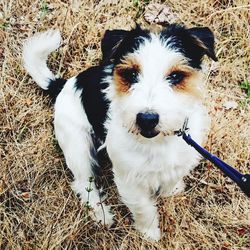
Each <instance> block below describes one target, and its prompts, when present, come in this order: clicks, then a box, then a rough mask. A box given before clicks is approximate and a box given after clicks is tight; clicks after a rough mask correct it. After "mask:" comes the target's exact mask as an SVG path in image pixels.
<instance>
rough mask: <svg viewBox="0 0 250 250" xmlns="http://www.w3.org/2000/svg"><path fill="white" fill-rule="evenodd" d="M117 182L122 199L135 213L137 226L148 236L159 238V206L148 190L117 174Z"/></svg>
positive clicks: (133, 213) (154, 238) (134, 217)
mask: <svg viewBox="0 0 250 250" xmlns="http://www.w3.org/2000/svg"><path fill="white" fill-rule="evenodd" d="M115 182H116V185H117V187H118V192H119V194H120V196H121V199H122V201H123V202H124V203H125V205H126V206H127V207H128V208H129V209H130V211H131V213H132V215H133V219H134V221H135V224H134V225H135V228H136V229H137V230H138V231H140V232H141V233H142V234H144V235H145V236H146V237H147V238H150V239H153V240H159V239H160V229H159V220H158V212H157V207H156V204H155V200H154V199H152V197H151V196H150V193H149V192H148V190H147V189H146V188H143V187H141V186H139V185H138V184H135V183H129V182H127V181H126V180H124V179H123V178H118V177H116V176H115Z"/></svg>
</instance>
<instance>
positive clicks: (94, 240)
mask: <svg viewBox="0 0 250 250" xmlns="http://www.w3.org/2000/svg"><path fill="white" fill-rule="evenodd" d="M152 2H156V1H149V0H147V1H142V0H130V1H129V0H124V1H118V0H103V1H97V0H86V1H84V0H82V1H79V0H74V1H66V0H51V1H38V0H35V1H31V0H18V1H13V0H1V2H0V133H1V136H0V165H1V171H0V248H1V249H250V201H249V199H248V198H247V197H246V196H244V195H243V194H242V193H241V192H240V190H239V188H238V187H237V186H236V185H235V184H234V183H232V182H231V181H230V180H229V179H228V178H225V176H224V175H223V174H222V173H221V172H220V171H219V170H218V169H216V167H214V166H212V165H211V164H210V163H208V162H206V161H203V162H202V163H201V164H200V165H199V166H198V167H197V168H196V169H195V170H194V171H193V172H192V173H191V175H190V176H188V177H186V178H185V182H186V184H187V187H186V190H185V192H183V193H181V194H179V195H176V196H173V197H169V198H167V199H162V200H159V206H158V207H159V211H160V220H161V222H160V226H161V231H162V232H163V237H162V239H161V240H160V241H159V242H150V241H148V240H145V239H143V237H142V236H141V235H139V234H138V233H137V232H136V231H135V230H134V229H133V228H132V226H131V222H130V219H129V216H128V214H127V210H126V209H125V208H124V207H123V206H122V205H121V204H120V202H119V199H118V198H117V196H116V195H115V194H114V195H112V196H111V197H109V200H108V202H109V203H111V204H112V205H113V210H114V211H115V213H116V219H117V225H116V226H115V227H113V228H111V229H107V228H104V227H102V226H101V225H96V224H95V223H94V222H93V221H91V220H89V219H88V218H87V216H86V207H83V206H81V204H80V202H79V200H78V198H77V197H76V196H75V194H74V193H73V192H72V190H71V188H70V181H71V180H72V176H71V174H70V171H69V170H68V169H67V167H66V165H65V161H64V157H63V155H62V152H61V151H60V149H59V147H58V145H57V143H56V140H55V138H54V132H53V125H52V122H53V107H52V105H51V103H50V101H49V98H48V97H47V96H46V95H44V94H43V92H42V91H41V90H40V89H39V88H38V87H37V86H36V84H34V82H33V80H32V79H31V78H30V77H29V76H28V74H27V72H26V71H25V70H24V68H23V66H22V59H21V52H22V44H23V42H24V40H25V39H26V38H27V37H29V36H31V35H32V34H33V33H35V32H37V31H44V30H47V29H49V28H59V29H60V31H61V32H62V36H63V39H64V42H63V44H62V47H61V48H60V49H59V50H58V51H57V52H55V53H53V54H52V56H51V57H50V59H49V63H50V66H51V68H52V69H53V71H54V72H56V73H58V74H59V75H61V76H63V77H65V78H67V77H70V76H74V75H75V74H77V73H79V72H81V71H82V70H84V69H86V68H87V67H89V66H92V65H95V64H97V63H98V61H99V59H100V57H101V55H100V39H101V37H102V35H103V34H104V31H105V30H106V29H113V28H124V29H129V28H130V27H132V26H134V23H135V21H136V22H138V23H139V24H141V25H142V26H143V27H149V26H150V25H149V23H147V22H146V21H145V19H144V13H145V7H146V6H147V5H148V4H149V3H152ZM161 2H164V1H161ZM158 3H160V1H158ZM165 4H166V5H167V6H169V7H170V9H171V11H172V12H173V13H174V15H175V18H176V20H177V21H178V22H180V23H183V24H185V25H187V26H188V27H193V26H197V25H198V26H208V27H210V28H211V29H212V30H213V32H214V34H215V36H216V54H217V57H218V59H219V61H218V63H212V62H210V61H209V60H207V78H206V82H207V87H208V92H207V94H206V105H207V107H208V109H209V112H210V115H211V118H212V124H211V131H210V134H209V138H208V141H207V143H206V148H207V149H208V150H209V151H211V152H212V153H214V154H216V155H218V156H219V157H221V158H222V159H223V160H224V161H226V162H227V163H229V164H231V165H232V166H235V167H236V168H237V169H238V170H239V171H241V172H244V173H247V172H248V173H249V172H250V165H249V162H250V140H249V138H250V127H249V126H250V112H249V111H250V98H249V95H250V75H249V65H250V43H249V41H250V25H249V20H250V4H249V1H247V0H245V1H244V0H242V1H240V0H235V1H233V0H201V1H194V0H192V1H189V0H180V1H174V0H169V1H165Z"/></svg>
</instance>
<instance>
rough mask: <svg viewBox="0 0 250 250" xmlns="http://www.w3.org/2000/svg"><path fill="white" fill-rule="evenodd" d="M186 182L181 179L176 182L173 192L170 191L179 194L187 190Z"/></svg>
mask: <svg viewBox="0 0 250 250" xmlns="http://www.w3.org/2000/svg"><path fill="white" fill-rule="evenodd" d="M185 186H186V185H185V183H184V181H183V180H180V181H178V182H177V183H176V185H175V186H174V188H173V190H172V192H171V193H170V195H175V194H179V193H181V192H183V191H184V190H185Z"/></svg>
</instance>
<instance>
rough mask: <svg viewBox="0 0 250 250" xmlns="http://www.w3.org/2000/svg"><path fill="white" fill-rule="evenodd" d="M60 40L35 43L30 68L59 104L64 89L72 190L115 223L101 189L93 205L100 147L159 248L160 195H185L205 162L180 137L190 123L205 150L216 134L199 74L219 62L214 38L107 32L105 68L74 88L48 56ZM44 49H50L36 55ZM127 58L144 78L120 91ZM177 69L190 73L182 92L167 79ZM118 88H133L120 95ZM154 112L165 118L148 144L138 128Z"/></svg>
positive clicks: (61, 123) (62, 134) (186, 32)
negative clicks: (205, 64)
mask: <svg viewBox="0 0 250 250" xmlns="http://www.w3.org/2000/svg"><path fill="white" fill-rule="evenodd" d="M59 37H60V36H59V34H58V32H57V31H49V32H45V33H41V34H40V35H36V36H35V37H33V38H31V39H30V40H28V42H27V43H26V44H25V47H24V65H25V67H26V69H27V71H28V72H29V73H30V74H31V76H32V77H33V78H34V80H35V81H36V82H37V83H38V85H39V86H41V87H42V88H44V89H48V92H49V93H50V94H51V95H52V96H53V94H52V92H53V93H54V92H55V89H56V88H57V87H56V86H58V88H59V90H58V91H57V92H56V93H59V94H58V96H57V98H56V102H55V133H56V137H57V139H58V142H59V144H60V147H61V148H62V150H63V152H64V155H65V158H66V162H67V165H68V167H69V168H70V169H71V171H72V172H73V174H74V178H75V180H74V182H73V184H72V188H73V189H74V190H75V192H76V193H79V194H80V196H81V199H82V201H83V202H84V203H86V202H87V201H88V199H89V202H90V205H91V206H92V208H93V211H94V216H95V219H96V220H98V221H99V220H101V221H102V222H104V223H106V224H111V223H112V215H111V214H110V211H109V209H108V207H106V206H105V205H103V204H102V206H101V205H100V197H99V195H98V190H97V188H96V187H95V186H92V188H93V191H91V192H90V197H88V193H87V191H86V187H88V186H89V177H91V176H93V171H92V169H93V166H95V167H97V168H98V167H99V168H100V167H101V166H99V163H98V161H97V158H96V153H97V150H98V147H99V146H101V147H106V149H107V152H108V155H109V157H110V159H111V162H112V164H113V173H114V180H115V183H116V185H117V188H118V191H119V194H120V196H121V199H122V201H123V202H124V203H125V204H126V205H127V206H128V208H129V209H130V211H131V212H132V214H133V217H134V220H135V227H136V228H137V229H138V230H139V231H140V232H142V233H143V234H145V235H146V236H147V237H149V238H151V239H155V240H158V239H159V238H160V230H159V227H158V224H159V223H158V216H157V209H156V206H155V195H156V194H160V195H163V196H168V195H171V194H173V193H176V192H178V191H181V189H182V188H183V187H184V186H183V183H182V178H183V177H184V176H185V175H187V174H188V173H189V171H190V170H191V169H192V168H193V167H194V166H196V165H197V164H198V161H199V155H198V153H197V152H196V151H195V150H194V149H192V148H191V147H189V146H188V145H186V144H185V142H184V141H182V139H181V138H179V137H177V136H175V135H174V132H175V131H176V130H178V129H180V127H181V126H182V124H183V122H184V120H185V118H186V117H188V118H189V124H188V125H189V128H190V133H191V134H192V137H193V138H194V139H195V140H196V141H197V142H198V143H202V142H203V140H204V138H205V134H206V131H207V129H208V127H209V119H208V116H207V113H206V110H205V108H204V106H203V104H202V98H201V96H202V92H203V88H204V86H203V83H202V82H203V81H202V73H201V70H200V69H201V60H202V57H203V55H204V54H207V55H208V56H209V57H211V58H213V59H214V60H215V59H216V57H215V55H214V47H213V46H214V44H213V36H212V33H211V31H210V30H208V29H207V28H206V29H205V30H204V29H203V30H199V29H186V28H184V27H181V26H178V25H172V26H170V27H169V28H168V29H166V30H164V31H163V32H161V33H159V34H155V33H150V32H149V31H147V30H141V29H140V27H136V28H135V29H133V30H132V31H122V30H118V31H107V32H106V33H105V36H104V39H103V41H102V52H103V62H102V64H101V65H100V66H98V67H93V68H90V69H89V70H87V71H85V72H83V73H81V74H80V75H79V76H77V77H73V78H71V79H69V80H67V81H66V80H63V79H55V77H54V76H53V74H52V73H51V72H50V71H49V69H48V68H47V66H46V58H47V55H48V54H49V53H50V52H51V51H52V50H53V48H54V49H56V48H57V47H58V44H59V43H60V39H59ZM45 40H46V43H44V42H43V41H45ZM40 44H43V46H42V48H43V49H36V48H39V46H40ZM46 46H47V47H46ZM195 51H196V52H197V53H196V54H195V55H194V54H193V53H195ZM36 58H37V59H36ZM128 58H133V60H132V61H133V62H135V64H137V65H132V66H128V67H135V68H136V69H137V70H138V72H137V76H136V78H135V79H134V78H133V83H131V84H129V83H128V82H127V81H124V82H123V78H124V77H126V74H127V73H126V71H125V73H124V74H125V76H121V77H120V78H119V79H121V80H119V83H118V82H117V78H115V77H113V76H114V74H115V72H116V69H117V67H119V65H120V64H121V63H124V62H125V64H126V60H128ZM130 64H131V62H130ZM128 65H129V64H128ZM176 69H178V70H179V71H180V70H182V71H184V72H185V81H183V83H180V84H182V86H181V88H176V87H177V86H176V87H175V86H174V85H173V84H171V81H170V80H169V77H168V76H169V75H170V74H171V72H173V71H176ZM125 70H126V68H125ZM130 78H131V76H130ZM130 78H129V79H130ZM48 79H49V80H48ZM131 79H132V78H131ZM56 82H61V85H60V86H59V85H56ZM117 84H120V85H122V84H127V85H126V86H125V87H124V88H117ZM61 89H62V90H61ZM103 93H105V96H104V94H103ZM194 93H199V95H196V94H194ZM148 111H150V112H154V113H157V114H158V115H159V123H158V124H157V125H156V127H155V128H154V130H155V131H157V135H156V136H154V137H153V138H150V139H149V138H145V137H144V136H143V133H142V128H140V127H139V126H138V124H137V122H136V117H137V114H138V113H141V112H148ZM103 125H105V127H104V126H103ZM93 135H94V138H95V141H93ZM93 150H94V152H95V153H94V154H93Z"/></svg>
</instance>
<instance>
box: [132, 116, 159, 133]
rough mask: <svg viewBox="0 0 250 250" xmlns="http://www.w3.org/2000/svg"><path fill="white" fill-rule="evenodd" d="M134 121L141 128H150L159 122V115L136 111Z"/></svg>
mask: <svg viewBox="0 0 250 250" xmlns="http://www.w3.org/2000/svg"><path fill="white" fill-rule="evenodd" d="M136 123H137V125H138V126H139V127H140V128H141V129H142V130H152V129H153V128H155V127H156V125H157V124H158V123H159V115H158V114H157V113H149V112H147V113H138V114H137V117H136Z"/></svg>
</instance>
